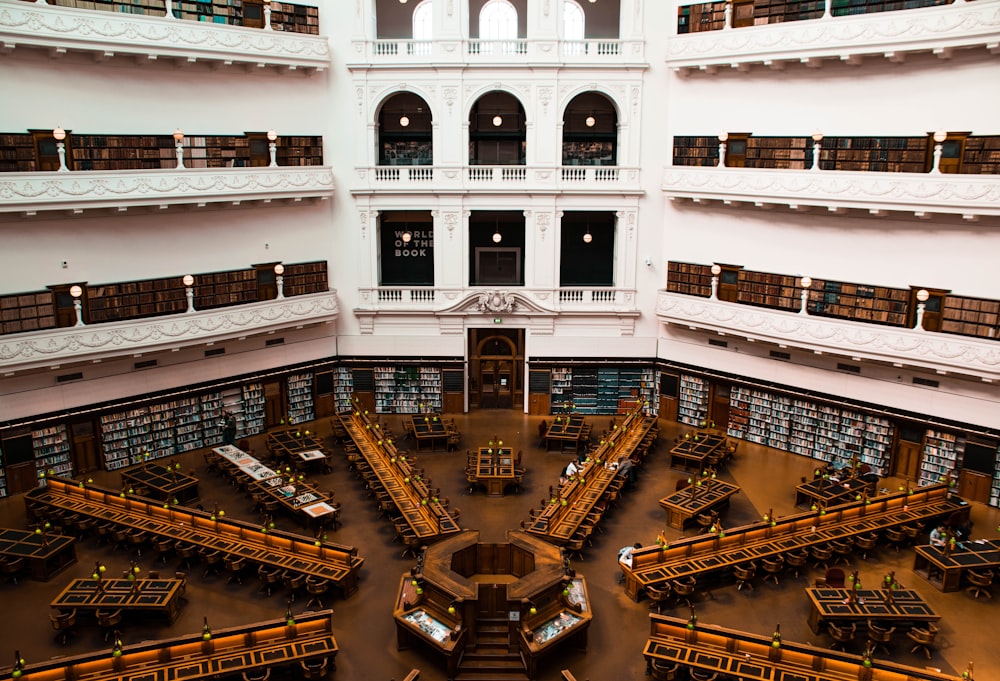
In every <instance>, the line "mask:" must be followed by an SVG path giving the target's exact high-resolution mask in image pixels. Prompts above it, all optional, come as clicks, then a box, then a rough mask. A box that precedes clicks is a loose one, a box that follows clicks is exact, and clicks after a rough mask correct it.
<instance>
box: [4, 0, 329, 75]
mask: <svg viewBox="0 0 1000 681" xmlns="http://www.w3.org/2000/svg"><path fill="white" fill-rule="evenodd" d="M0 42H2V43H4V44H6V45H11V46H20V45H25V46H29V47H40V48H47V49H62V50H72V51H86V52H96V53H101V54H128V55H147V56H151V57H175V58H178V59H184V60H192V59H193V60H200V61H213V62H223V63H225V64H232V63H243V64H254V65H258V66H280V67H285V68H293V69H299V68H301V69H314V70H317V71H323V70H326V69H327V68H329V67H330V56H331V53H330V43H329V41H328V40H327V38H326V37H324V36H318V35H310V34H305V33H292V32H291V31H287V32H286V31H265V30H263V29H258V28H244V27H242V26H227V25H224V24H213V23H209V22H199V21H187V20H181V19H167V18H166V17H154V16H144V15H139V14H123V13H115V12H100V11H95V10H86V9H75V8H71V7H57V6H55V5H36V4H29V3H26V2H17V3H7V4H5V5H4V6H3V8H2V9H0Z"/></svg>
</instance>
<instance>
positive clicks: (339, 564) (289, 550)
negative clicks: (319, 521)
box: [24, 476, 364, 595]
mask: <svg viewBox="0 0 1000 681" xmlns="http://www.w3.org/2000/svg"><path fill="white" fill-rule="evenodd" d="M24 500H25V506H26V507H27V509H28V514H29V516H31V515H32V513H33V512H34V510H35V509H36V508H37V507H41V508H42V509H45V508H55V509H60V510H62V511H64V512H69V513H72V514H77V515H81V516H85V517H88V518H94V519H95V520H97V521H98V522H99V523H107V524H110V525H112V526H114V527H120V528H126V529H130V530H139V531H141V532H145V533H147V534H148V535H150V536H151V537H153V538H157V539H172V540H174V541H179V542H184V543H187V544H192V545H194V546H196V547H198V548H199V549H204V550H207V551H216V550H217V551H220V552H221V553H223V554H224V555H226V556H233V557H242V558H244V559H245V560H247V561H248V562H250V563H252V564H255V565H267V566H269V567H272V568H278V569H280V570H288V571H290V572H292V573H298V574H304V575H306V576H313V577H316V578H319V579H325V580H328V581H329V582H330V583H331V584H332V585H334V586H336V587H339V588H340V589H341V590H343V592H344V594H345V595H349V594H351V593H354V591H356V590H357V587H358V572H359V571H360V570H361V566H362V565H363V564H364V559H363V558H360V557H359V556H358V550H357V549H356V548H353V547H350V546H344V545H341V544H335V543H333V542H320V545H319V546H316V545H315V540H314V539H312V538H309V537H303V536H301V535H297V534H292V533H290V532H283V531H280V530H270V531H268V532H266V533H265V532H262V531H261V528H260V526H258V525H253V524H251V523H247V522H243V521H241V520H233V519H230V518H217V519H215V520H212V518H211V514H209V513H206V512H204V511H198V510H195V509H189V508H185V507H181V506H171V505H169V504H160V503H158V502H151V501H149V500H147V499H142V498H138V497H130V496H128V495H124V496H123V495H120V494H119V493H118V492H117V491H113V490H108V489H105V488H102V487H98V486H96V485H92V484H84V483H81V482H76V481H75V480H69V479H66V478H60V477H56V476H53V477H50V478H49V479H48V484H47V485H46V486H45V487H38V488H36V489H33V490H31V491H30V492H28V493H27V494H26V495H25V499H24Z"/></svg>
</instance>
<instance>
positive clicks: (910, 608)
mask: <svg viewBox="0 0 1000 681" xmlns="http://www.w3.org/2000/svg"><path fill="white" fill-rule="evenodd" d="M855 593H856V595H857V599H856V600H855V601H854V602H853V603H852V602H850V600H849V598H848V596H849V595H850V591H849V590H848V589H831V588H828V587H817V588H808V589H806V596H808V597H809V628H810V629H812V630H813V633H816V634H818V633H820V631H822V629H823V627H822V625H823V623H824V622H838V623H841V622H863V621H865V620H869V619H872V620H877V621H879V622H893V623H897V622H899V623H903V622H937V621H938V620H940V619H941V616H940V615H938V614H936V613H935V612H934V611H933V610H931V607H930V606H929V605H928V604H927V603H926V601H924V599H923V598H921V597H920V594H919V593H917V592H916V591H914V590H913V589H899V590H895V591H893V592H892V600H891V601H890V600H889V597H888V592H887V591H886V590H884V589H858V590H857V591H856V592H855Z"/></svg>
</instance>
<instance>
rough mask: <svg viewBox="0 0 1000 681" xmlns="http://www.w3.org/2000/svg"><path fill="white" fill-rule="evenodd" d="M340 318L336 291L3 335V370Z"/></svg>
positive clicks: (151, 349) (183, 344)
mask: <svg viewBox="0 0 1000 681" xmlns="http://www.w3.org/2000/svg"><path fill="white" fill-rule="evenodd" d="M339 313H340V310H339V306H338V304H337V292H336V291H325V292H323V293H313V294H309V295H303V296H295V297H292V298H282V299H276V300H268V301H265V302H259V303H250V304H247V305H239V306H235V307H226V308H219V309H213V310H206V311H204V312H201V311H199V312H191V313H185V314H175V315H169V316H165V317H151V318H145V319H133V320H129V321H124V322H111V323H106V324H93V325H89V326H74V327H67V328H59V329H49V330H45V331H33V332H29V333H19V334H11V335H6V336H0V369H2V370H3V371H5V372H13V371H26V370H29V369H37V368H40V367H47V366H51V365H54V364H65V363H71V362H83V361H93V360H104V359H108V358H114V357H119V356H129V355H133V354H136V353H151V352H158V351H162V350H166V349H173V348H179V347H186V346H190V345H199V344H205V343H209V342H212V343H218V342H221V341H225V340H227V339H230V338H234V337H237V336H249V335H254V334H261V333H266V332H268V331H275V330H278V329H282V328H287V327H289V326H293V325H294V326H302V325H305V324H319V323H325V322H333V321H336V319H337V317H338V316H339Z"/></svg>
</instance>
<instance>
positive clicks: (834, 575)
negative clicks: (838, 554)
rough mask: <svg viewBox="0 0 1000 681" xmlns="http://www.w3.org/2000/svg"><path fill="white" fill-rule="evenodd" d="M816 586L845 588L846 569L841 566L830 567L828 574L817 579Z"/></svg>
mask: <svg viewBox="0 0 1000 681" xmlns="http://www.w3.org/2000/svg"><path fill="white" fill-rule="evenodd" d="M816 586H828V587H830V588H831V589H843V588H844V571H843V570H841V569H840V568H839V567H832V568H828V569H827V571H826V575H825V576H823V577H822V578H820V579H817V580H816Z"/></svg>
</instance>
